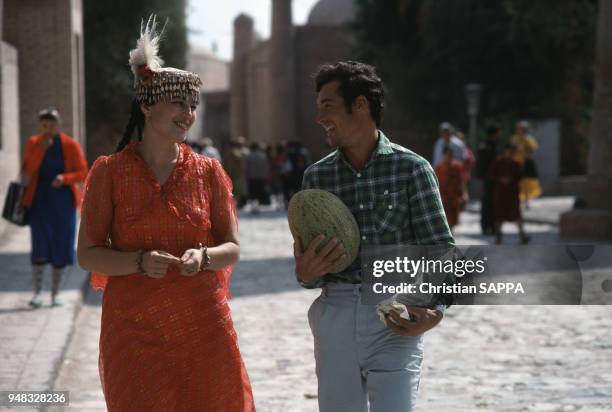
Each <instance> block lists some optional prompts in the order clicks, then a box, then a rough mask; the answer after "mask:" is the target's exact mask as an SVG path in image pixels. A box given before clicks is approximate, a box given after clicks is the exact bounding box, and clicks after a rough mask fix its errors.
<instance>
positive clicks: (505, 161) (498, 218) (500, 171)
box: [488, 143, 529, 244]
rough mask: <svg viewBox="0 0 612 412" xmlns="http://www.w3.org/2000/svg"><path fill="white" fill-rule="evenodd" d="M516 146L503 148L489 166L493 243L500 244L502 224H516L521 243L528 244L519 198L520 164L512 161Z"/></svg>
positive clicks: (510, 144) (510, 145)
mask: <svg viewBox="0 0 612 412" xmlns="http://www.w3.org/2000/svg"><path fill="white" fill-rule="evenodd" d="M514 156H516V146H515V145H514V144H512V143H509V144H507V145H506V146H505V147H504V153H503V154H502V155H501V156H499V157H498V158H497V159H496V160H495V161H493V162H492V163H491V166H489V173H488V174H489V179H491V181H492V182H493V204H494V215H495V243H496V244H501V243H502V224H503V223H504V222H516V224H517V226H518V230H519V236H520V239H521V243H523V244H525V243H528V242H529V236H527V234H526V233H525V229H524V228H523V217H522V215H521V205H520V197H519V187H520V186H519V185H520V181H521V164H520V163H519V162H518V161H516V160H515V159H514Z"/></svg>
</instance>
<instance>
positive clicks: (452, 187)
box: [435, 146, 466, 230]
mask: <svg viewBox="0 0 612 412" xmlns="http://www.w3.org/2000/svg"><path fill="white" fill-rule="evenodd" d="M443 154H444V160H443V161H441V162H440V163H438V165H437V166H436V169H435V171H436V176H437V177H438V181H439V182H440V197H441V198H442V205H443V206H444V213H445V214H446V220H447V221H448V226H449V227H450V228H451V230H453V228H454V227H455V226H456V225H457V224H458V223H459V212H460V211H461V203H462V201H463V199H464V195H465V193H466V190H465V181H464V180H463V165H462V164H461V162H459V161H457V160H453V151H452V150H451V149H450V147H448V146H447V147H445V148H444V150H443Z"/></svg>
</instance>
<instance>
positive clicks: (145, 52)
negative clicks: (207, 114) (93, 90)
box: [130, 16, 202, 106]
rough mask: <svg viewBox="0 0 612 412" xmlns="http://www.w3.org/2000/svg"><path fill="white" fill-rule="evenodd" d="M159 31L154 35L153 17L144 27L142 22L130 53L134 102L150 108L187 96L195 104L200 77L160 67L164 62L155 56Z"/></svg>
mask: <svg viewBox="0 0 612 412" xmlns="http://www.w3.org/2000/svg"><path fill="white" fill-rule="evenodd" d="M164 27H165V26H164ZM163 31H164V28H162V30H161V31H160V32H159V33H158V32H157V21H156V19H155V16H151V17H149V20H148V21H147V24H146V25H145V24H144V21H143V22H142V24H141V27H140V38H139V39H138V41H137V42H136V48H135V49H133V50H131V51H130V67H131V68H132V73H134V89H135V90H136V98H137V99H138V102H139V103H144V104H146V105H149V106H151V105H154V104H155V103H157V102H159V101H160V100H164V101H168V100H172V99H176V98H182V99H186V98H187V97H188V96H191V98H192V99H193V101H194V102H195V103H196V104H197V103H198V102H199V101H200V86H201V85H202V80H201V79H200V77H199V76H198V75H197V74H195V73H192V72H190V71H186V70H180V69H175V68H173V67H162V65H163V64H164V61H163V60H162V58H161V57H160V56H159V54H158V53H159V43H160V41H161V37H162V34H163Z"/></svg>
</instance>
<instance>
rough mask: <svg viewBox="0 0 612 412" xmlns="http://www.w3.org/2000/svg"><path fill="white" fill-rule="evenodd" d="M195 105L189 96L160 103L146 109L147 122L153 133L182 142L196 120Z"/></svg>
mask: <svg viewBox="0 0 612 412" xmlns="http://www.w3.org/2000/svg"><path fill="white" fill-rule="evenodd" d="M196 109H197V104H196V103H195V102H194V100H193V98H192V97H191V96H188V97H187V98H176V99H171V100H168V101H160V102H158V103H156V104H154V105H153V106H150V107H148V110H149V111H150V113H149V116H148V117H147V122H148V123H149V125H150V127H151V128H152V129H153V130H154V131H155V133H157V134H159V135H162V136H167V137H168V138H170V139H172V140H173V141H176V142H177V143H180V142H183V141H184V140H185V138H186V137H187V132H188V131H189V129H190V128H191V126H193V123H194V122H195V119H196Z"/></svg>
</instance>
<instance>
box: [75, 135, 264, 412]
mask: <svg viewBox="0 0 612 412" xmlns="http://www.w3.org/2000/svg"><path fill="white" fill-rule="evenodd" d="M137 145H138V143H132V144H130V145H129V146H128V147H126V148H125V149H124V150H123V151H121V152H120V153H118V154H115V155H112V156H103V157H100V158H98V159H97V160H96V162H95V164H94V165H93V167H92V170H91V172H90V174H89V176H88V179H87V182H86V188H85V197H84V200H83V212H82V213H83V214H84V216H85V218H86V224H87V226H86V228H85V230H86V231H87V232H86V233H87V235H88V237H89V239H90V240H91V241H92V242H93V243H94V244H96V245H100V246H108V247H112V248H113V249H115V250H121V251H137V250H163V251H167V252H169V253H172V254H173V255H175V256H178V257H180V256H182V254H183V253H184V252H185V250H187V249H190V248H194V247H196V246H197V245H198V243H200V242H201V243H203V244H206V245H209V246H215V245H217V244H219V243H220V239H221V237H222V236H223V235H224V234H225V233H227V231H228V229H229V227H230V225H231V222H232V220H233V219H236V213H235V207H234V202H233V199H232V188H231V182H230V180H229V178H228V176H227V175H226V173H225V172H224V171H223V168H222V166H221V165H220V164H219V162H218V161H216V160H212V159H209V158H206V157H204V156H200V155H197V154H195V153H194V152H193V151H192V150H191V149H190V148H189V147H187V146H185V145H181V146H180V150H179V156H178V159H177V163H176V166H175V168H174V170H173V171H172V174H171V175H170V177H169V178H168V180H167V181H166V182H165V183H164V184H163V185H160V184H159V183H158V182H157V180H156V178H155V176H154V174H153V171H152V170H151V168H150V167H149V166H148V164H147V163H146V162H145V161H144V160H143V159H142V157H141V156H140V155H139V154H138V152H137V150H136V148H137ZM230 273H231V268H226V269H225V270H220V271H217V272H212V271H206V272H202V273H198V274H197V275H196V276H193V277H185V276H181V275H180V272H179V269H178V267H176V266H170V268H169V270H168V273H167V275H166V276H165V277H164V278H162V279H153V278H150V277H148V276H145V275H143V274H141V273H134V274H130V275H126V276H112V277H109V276H105V275H102V274H93V275H92V286H93V287H94V288H96V289H104V297H103V303H102V328H101V332H100V364H99V368H100V378H101V381H102V388H103V390H104V396H105V398H106V404H107V407H108V410H109V411H110V412H137V411H146V412H152V411H164V412H167V411H214V412H223V411H226V412H243V411H245V412H250V411H254V410H255V407H254V403H253V395H252V392H251V385H250V383H249V378H248V375H247V372H246V369H245V367H244V364H243V362H242V358H241V355H240V351H239V349H238V340H237V336H236V332H235V330H234V326H233V323H232V319H231V314H230V309H229V307H228V304H227V294H228V289H227V288H228V282H229V275H230Z"/></svg>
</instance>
